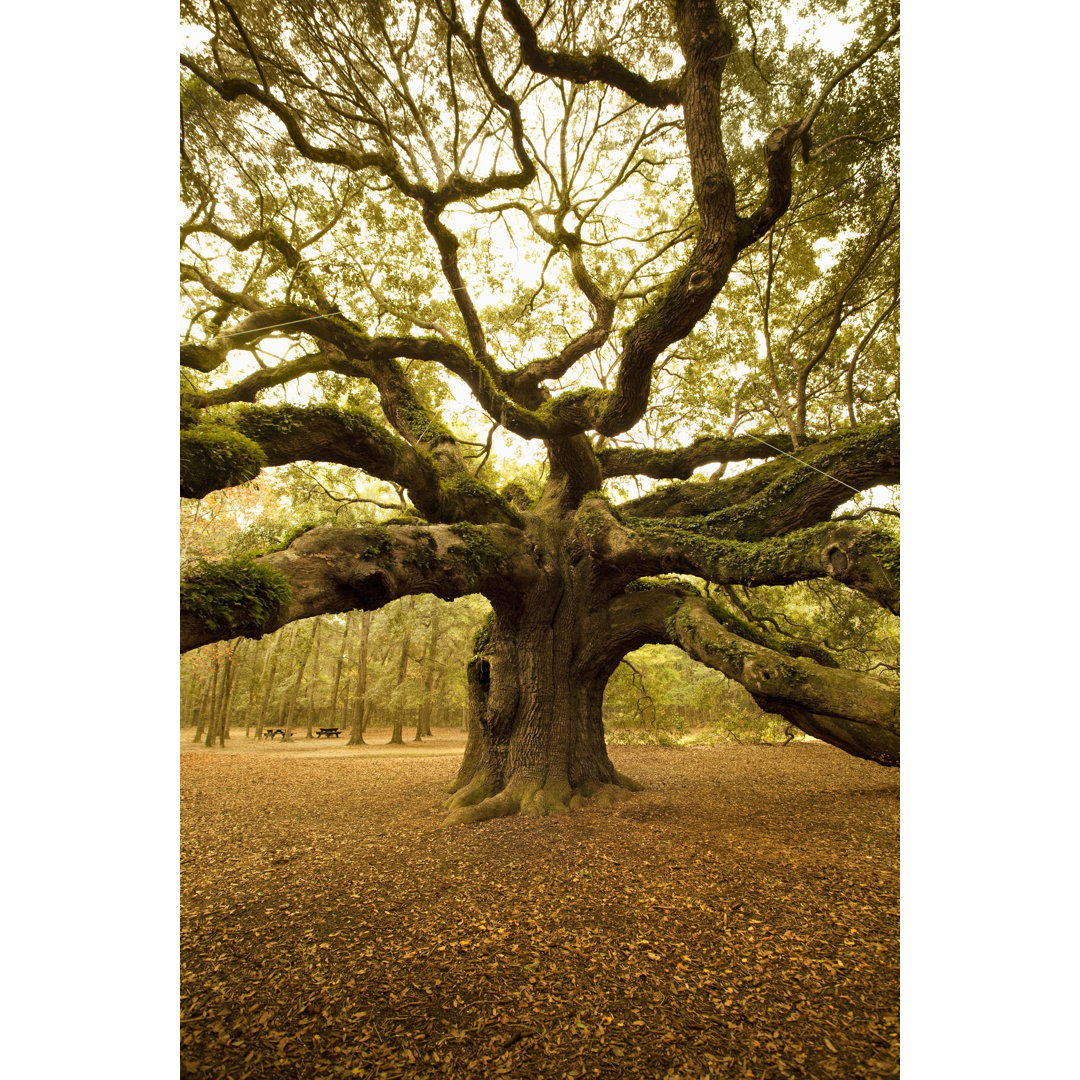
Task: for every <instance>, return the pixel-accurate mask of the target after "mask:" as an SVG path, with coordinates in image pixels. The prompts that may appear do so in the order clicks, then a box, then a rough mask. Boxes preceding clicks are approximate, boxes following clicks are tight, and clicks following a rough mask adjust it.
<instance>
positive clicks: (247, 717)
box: [244, 638, 276, 739]
mask: <svg viewBox="0 0 1080 1080" xmlns="http://www.w3.org/2000/svg"><path fill="white" fill-rule="evenodd" d="M275 644H276V641H275V642H271V643H269V644H267V642H266V639H265V638H263V639H262V640H261V641H255V642H252V648H251V682H250V684H249V685H248V699H247V707H246V708H245V709H244V738H245V739H250V738H251V725H252V724H253V723H258V721H259V715H260V714H259V713H258V712H257V711H256V708H255V702H256V700H257V699H258V697H259V690H260V688H261V687H262V684H263V682H264V681H265V679H266V669H267V667H268V666H269V664H270V657H271V655H272V654H273V651H274V645H275ZM258 737H259V736H258V733H257V732H256V734H255V738H256V739H257V738H258Z"/></svg>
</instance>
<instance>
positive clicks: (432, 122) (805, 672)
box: [180, 0, 900, 820]
mask: <svg viewBox="0 0 1080 1080" xmlns="http://www.w3.org/2000/svg"><path fill="white" fill-rule="evenodd" d="M182 11H183V14H184V19H185V23H186V29H187V40H188V45H187V49H186V51H185V53H184V54H183V56H182V80H181V121H182V122H181V147H180V149H181V177H182V192H183V199H184V205H185V208H186V209H185V219H184V221H183V224H182V226H181V279H182V288H183V297H184V310H185V315H186V319H187V330H186V333H185V335H184V337H183V339H182V342H181V349H180V359H181V394H180V397H181V410H180V411H181V437H180V438H181V455H180V457H181V485H180V490H181V495H182V496H183V497H185V498H188V499H201V498H204V497H205V496H207V495H209V494H210V493H211V492H214V491H217V490H220V489H222V488H227V487H231V486H234V485H238V484H243V483H247V482H249V481H252V480H254V479H255V478H256V477H258V476H259V474H260V472H261V471H262V470H263V469H266V468H271V467H275V466H285V465H290V464H293V463H297V462H311V463H316V465H315V466H313V467H316V468H318V469H321V470H324V471H323V472H322V473H321V474H320V475H322V476H323V477H326V476H329V475H330V472H328V471H327V470H330V471H332V473H333V476H334V477H335V478H336V479H339V480H341V481H342V483H346V482H348V478H349V477H350V476H352V477H355V478H356V482H357V483H360V484H361V485H364V484H366V485H368V486H367V487H365V488H364V491H365V492H366V494H365V496H364V497H365V498H367V499H368V500H369V502H370V503H373V504H375V505H376V507H382V508H385V509H384V513H383V515H382V516H381V518H380V519H379V520H377V521H373V522H370V523H357V522H354V523H351V524H326V525H319V526H317V527H314V528H310V529H307V530H305V531H302V532H301V533H300V534H299V535H295V536H286V537H283V538H281V542H280V543H279V544H278V545H277V548H278V549H277V550H265V551H263V552H262V553H261V554H258V555H251V556H245V557H240V558H236V559H229V560H225V561H220V560H219V561H214V562H207V563H204V564H199V565H196V566H192V567H190V568H189V569H188V570H187V571H186V573H185V576H184V579H183V581H182V585H181V634H182V647H183V648H185V649H190V648H195V647H198V646H200V645H203V644H206V643H209V642H212V641H215V640H221V639H226V638H232V637H236V636H240V635H246V636H251V637H259V636H261V635H263V634H265V633H268V632H270V631H273V630H275V629H277V628H278V627H280V626H282V625H284V624H285V623H287V622H290V621H293V620H297V619H302V618H307V617H310V616H313V615H318V614H322V613H335V612H344V611H351V610H354V609H369V610H370V609H374V608H378V607H381V606H383V605H385V604H387V603H389V602H390V601H392V600H395V599H397V598H399V597H402V596H407V595H412V594H422V593H429V594H432V595H434V596H438V597H441V598H443V599H453V598H455V597H459V596H464V595H468V594H473V593H479V594H482V595H483V596H485V597H486V598H487V599H488V600H489V601H490V602H491V605H492V609H493V614H492V618H491V619H490V620H489V622H488V623H487V624H485V626H484V627H483V628H482V629H481V631H480V632H479V633H478V634H477V637H476V640H475V642H474V645H473V650H472V659H471V660H470V662H469V665H468V684H469V693H470V702H471V720H470V725H471V726H470V741H469V746H468V749H467V751H466V755H465V760H464V762H463V765H462V770H461V774H460V775H459V777H458V780H457V781H456V782H455V786H454V787H455V790H454V793H453V796H452V799H451V808H452V810H453V820H472V819H476V818H481V817H490V816H495V815H499V814H506V813H513V812H517V811H519V810H521V811H526V812H535V813H547V812H557V811H560V810H564V809H566V808H567V807H571V806H574V805H578V804H580V802H581V801H583V800H585V799H597V800H600V801H604V800H610V799H615V798H621V797H623V796H624V795H625V794H626V792H627V790H629V789H632V788H633V787H634V786H635V785H634V783H633V781H632V780H630V779H628V778H626V777H623V776H621V775H620V774H618V773H617V772H616V770H615V769H614V768H613V767H612V765H611V763H610V761H609V760H608V757H607V753H606V750H605V747H604V736H603V724H602V721H601V718H600V709H601V705H602V701H603V694H604V689H605V687H606V685H607V683H608V680H609V678H610V677H611V675H612V673H613V672H614V671H615V670H616V668H617V667H618V665H619V663H620V661H621V659H622V657H623V656H625V655H626V653H627V652H629V651H631V650H633V649H636V648H638V647H640V646H641V645H644V644H647V643H658V644H670V645H675V646H678V647H679V648H681V649H682V650H684V651H685V652H686V653H687V654H688V655H689V656H690V657H692V658H693V659H695V660H697V661H699V662H700V663H702V664H705V665H707V666H709V667H712V668H715V669H717V670H719V671H721V672H723V673H724V674H725V675H726V676H727V677H728V678H730V679H733V680H735V681H736V682H738V683H740V684H742V686H744V687H745V688H746V689H747V690H748V691H749V692H750V693H751V695H752V696H753V697H754V699H755V701H757V702H758V704H759V705H760V706H761V707H762V708H764V709H766V710H768V711H771V712H774V713H777V714H779V715H781V716H783V717H785V718H786V719H787V720H788V721H790V722H791V723H793V724H795V725H797V726H798V727H800V728H801V729H802V730H803V731H805V732H807V733H809V734H811V735H814V736H816V737H818V738H822V739H825V740H827V741H829V742H831V743H833V744H834V745H837V746H839V747H841V748H843V749H845V750H847V751H848V752H850V753H853V754H856V755H858V756H861V757H866V758H870V759H872V760H875V761H878V762H880V763H882V764H896V763H898V761H899V720H898V702H899V696H898V689H897V685H896V680H895V677H894V675H895V665H894V663H893V660H894V657H893V656H892V655H891V654H890V655H889V656H884V655H883V654H881V653H880V651H879V652H878V653H875V654H874V655H873V656H871V655H869V654H868V653H867V651H866V644H865V643H866V641H867V640H868V638H867V629H866V628H867V627H869V626H871V624H873V625H875V626H877V625H879V623H880V619H881V618H882V617H884V618H886V619H888V620H893V619H894V616H895V615H896V614H898V612H899V570H900V567H899V542H898V535H897V521H898V513H897V509H896V505H895V485H897V484H898V482H899V416H898V411H899V382H898V367H897V361H898V358H897V353H898V303H899V271H898V240H899V186H898V161H897V148H898V116H899V114H898V106H897V94H898V71H897V62H898V22H897V16H896V6H895V5H894V4H892V3H888V2H884V3H882V2H878V0H866V2H865V3H862V4H856V3H848V2H847V0H815V2H814V3H812V4H809V5H807V6H806V7H805V8H802V9H800V10H799V12H796V11H795V10H794V9H792V8H790V7H789V6H788V5H787V4H783V3H771V2H767V0H748V2H742V3H738V4H730V3H717V2H716V0H672V2H670V3H662V2H659V0H646V2H634V3H629V2H626V0H601V2H589V3H582V2H575V0H567V2H565V3H559V4H556V3H552V2H550V0H549V2H546V3H539V2H527V3H518V2H517V0H498V2H492V0H482V2H480V3H476V2H472V0H469V2H467V3H459V2H457V0H413V2H411V3H395V4H388V3H384V2H382V0H341V2H335V3H322V2H319V3H316V2H314V0H249V2H241V0H235V2H231V3H230V2H229V0H185V2H184V3H183V4H182ZM324 490H327V491H329V481H327V486H326V487H324ZM875 612H876V613H877V614H874V613H875ZM875 620H877V622H875ZM860 624H861V625H862V627H863V629H862V630H861V631H860V629H859V627H860Z"/></svg>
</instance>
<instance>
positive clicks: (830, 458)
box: [619, 423, 900, 540]
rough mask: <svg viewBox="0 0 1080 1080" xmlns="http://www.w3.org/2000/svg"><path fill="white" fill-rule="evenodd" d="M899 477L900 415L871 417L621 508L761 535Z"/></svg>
mask: <svg viewBox="0 0 1080 1080" xmlns="http://www.w3.org/2000/svg"><path fill="white" fill-rule="evenodd" d="M767 441H769V442H772V440H767ZM774 445H777V444H774ZM899 480H900V425H899V423H891V424H867V425H864V426H862V427H858V428H853V429H851V430H848V431H844V432H840V433H838V434H836V435H832V436H829V437H828V438H823V439H821V440H820V441H818V442H814V443H811V444H810V445H809V446H806V447H803V448H801V449H800V450H798V451H797V452H794V453H792V452H788V453H785V454H783V455H782V456H779V457H777V458H776V459H775V460H773V461H767V462H764V463H763V464H761V465H757V466H755V467H754V468H752V469H747V470H746V471H745V472H742V473H740V474H739V475H738V476H733V477H725V478H722V479H719V480H710V481H706V480H697V481H695V480H689V481H686V482H685V483H676V484H669V485H667V486H665V487H662V488H660V489H659V490H657V491H655V492H652V493H651V494H649V495H646V496H644V497H643V498H640V499H634V500H632V501H631V502H628V503H624V504H622V505H621V506H620V507H619V510H620V512H621V513H622V514H623V515H624V516H625V517H626V518H627V520H631V519H638V518H640V519H669V520H674V519H678V518H682V519H687V518H695V519H699V520H698V524H699V526H701V527H702V528H703V529H704V530H705V531H707V532H708V534H709V535H710V536H713V537H726V538H730V539H734V540H759V539H764V538H765V537H769V536H780V535H783V534H784V533H786V532H791V531H793V530H795V529H803V528H806V527H807V526H809V525H814V524H816V523H818V522H822V521H827V520H828V519H829V517H830V516H831V514H832V513H833V511H834V510H835V509H836V508H837V507H838V506H841V505H843V504H844V503H845V502H848V501H849V500H850V499H851V498H852V496H853V495H855V494H857V493H858V492H860V491H866V490H868V489H870V488H872V487H876V486H877V485H879V484H896V483H899Z"/></svg>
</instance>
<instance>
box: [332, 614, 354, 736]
mask: <svg viewBox="0 0 1080 1080" xmlns="http://www.w3.org/2000/svg"><path fill="white" fill-rule="evenodd" d="M351 614H352V612H351V611H350V612H349V615H351ZM348 644H349V617H348V615H347V616H346V617H345V633H344V635H343V636H342V639H341V651H340V652H339V653H338V661H337V670H336V671H335V672H334V689H333V690H332V691H331V692H330V725H332V726H333V727H337V703H338V693H339V692H340V689H341V669H342V668H343V667H344V666H345V649H346V648H347V646H348ZM344 726H345V725H344V724H342V727H344Z"/></svg>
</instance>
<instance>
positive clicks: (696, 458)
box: [597, 434, 820, 480]
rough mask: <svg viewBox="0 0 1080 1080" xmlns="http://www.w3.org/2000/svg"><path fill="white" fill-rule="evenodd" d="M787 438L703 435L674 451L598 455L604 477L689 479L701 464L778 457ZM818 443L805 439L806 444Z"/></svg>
mask: <svg viewBox="0 0 1080 1080" xmlns="http://www.w3.org/2000/svg"><path fill="white" fill-rule="evenodd" d="M789 439H790V437H789V436H787V435H772V434H770V435H765V436H762V437H761V438H756V437H755V436H753V435H739V436H737V437H736V438H733V439H727V438H723V437H722V436H719V435H703V436H702V437H701V438H699V439H695V440H694V441H693V442H692V443H691V444H690V445H689V446H683V447H680V448H678V449H677V450H641V449H637V448H636V447H610V448H608V449H606V450H601V451H600V452H599V454H598V455H597V456H598V457H599V459H600V467H601V468H602V469H603V472H604V478H605V479H607V478H609V477H613V476H651V477H653V479H655V480H688V479H689V478H690V477H691V476H692V475H693V472H694V470H695V469H699V468H701V466H702V465H721V464H726V463H727V462H730V461H750V460H753V459H755V458H773V457H778V456H780V455H779V453H778V451H777V450H775V449H773V447H777V446H779V447H781V448H783V447H784V446H785V442H787V441H788V440H789ZM818 441H820V440H819V439H818V438H816V437H813V436H811V437H809V438H807V439H806V442H807V444H809V443H812V442H818Z"/></svg>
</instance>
